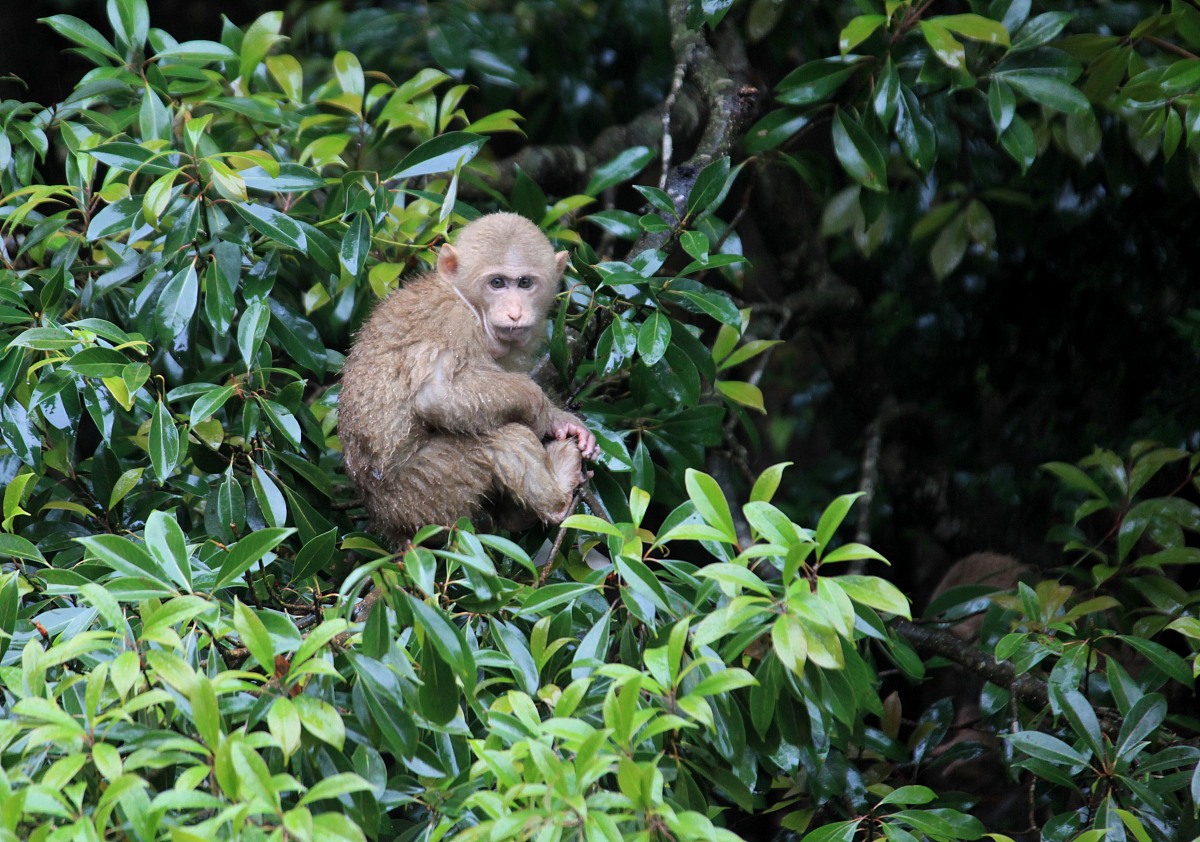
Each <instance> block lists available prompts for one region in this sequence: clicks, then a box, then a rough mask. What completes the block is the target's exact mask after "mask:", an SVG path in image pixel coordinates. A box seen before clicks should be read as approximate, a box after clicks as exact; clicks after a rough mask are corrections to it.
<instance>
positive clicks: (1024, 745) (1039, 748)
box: [1006, 731, 1088, 769]
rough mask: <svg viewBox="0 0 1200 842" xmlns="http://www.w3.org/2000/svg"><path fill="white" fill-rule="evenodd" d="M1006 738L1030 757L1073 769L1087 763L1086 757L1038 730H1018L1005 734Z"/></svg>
mask: <svg viewBox="0 0 1200 842" xmlns="http://www.w3.org/2000/svg"><path fill="white" fill-rule="evenodd" d="M1006 739H1008V741H1009V742H1010V743H1012V745H1013V747H1014V748H1016V749H1017V750H1018V751H1022V752H1024V753H1025V754H1028V755H1029V756H1030V757H1036V758H1037V759H1039V760H1045V761H1046V762H1047V763H1050V764H1053V765H1055V766H1066V767H1068V768H1071V769H1074V768H1076V767H1080V766H1085V765H1086V764H1087V760H1088V759H1087V757H1085V756H1084V755H1082V754H1080V753H1079V752H1078V751H1076V750H1075V749H1073V748H1071V746H1069V745H1067V744H1066V743H1064V742H1063V741H1062V740H1060V739H1059V738H1058V737H1052V736H1050V735H1049V734H1043V733H1041V732H1040V731H1019V732H1017V733H1016V734H1009V735H1007V737H1006Z"/></svg>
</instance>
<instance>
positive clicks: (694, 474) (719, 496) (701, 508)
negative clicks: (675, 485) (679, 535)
mask: <svg viewBox="0 0 1200 842" xmlns="http://www.w3.org/2000/svg"><path fill="white" fill-rule="evenodd" d="M683 484H684V486H685V487H686V488H687V493H688V497H689V498H691V501H692V502H693V503H695V504H696V511H698V512H699V513H700V516H701V517H702V518H704V521H705V522H706V523H707V524H708V525H709V526H711V527H713V528H715V529H717V530H718V531H720V532H721V533H722V534H723V535H724V536H725V538H726V539H728V541H729V542H730V543H737V532H736V531H735V530H734V528H733V515H732V514H731V513H730V511H729V502H728V501H727V500H726V499H725V492H723V491H722V490H721V486H719V485H718V484H717V481H716V480H715V479H713V478H712V477H710V476H709V475H708V474H705V473H701V472H700V471H697V470H696V469H694V468H688V469H687V471H686V472H685V473H684V477H683ZM672 531H674V530H672Z"/></svg>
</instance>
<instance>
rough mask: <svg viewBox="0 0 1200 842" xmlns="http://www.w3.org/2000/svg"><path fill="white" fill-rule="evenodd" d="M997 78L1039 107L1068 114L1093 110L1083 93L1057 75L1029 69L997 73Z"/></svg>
mask: <svg viewBox="0 0 1200 842" xmlns="http://www.w3.org/2000/svg"><path fill="white" fill-rule="evenodd" d="M996 78H998V79H1002V80H1004V81H1005V82H1006V83H1008V84H1009V85H1011V86H1012V87H1014V88H1016V89H1017V90H1018V91H1020V92H1021V93H1023V94H1025V96H1027V97H1029V98H1030V99H1032V100H1033V101H1034V102H1036V103H1038V104H1039V105H1044V106H1046V107H1047V108H1052V109H1054V110H1055V111H1062V112H1064V113H1066V114H1085V113H1087V112H1089V111H1091V110H1092V106H1091V104H1090V103H1089V102H1088V100H1087V97H1086V96H1084V95H1083V92H1082V91H1080V90H1079V89H1078V88H1076V87H1075V86H1074V85H1071V84H1070V83H1068V82H1065V81H1063V80H1062V79H1061V78H1059V77H1058V76H1057V75H1052V74H1051V73H1048V72H1045V71H1042V70H1038V69H1036V68H1029V69H1023V70H1006V71H1003V72H1001V71H997V73H996Z"/></svg>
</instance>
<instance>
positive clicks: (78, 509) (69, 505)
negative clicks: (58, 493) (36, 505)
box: [38, 500, 96, 518]
mask: <svg viewBox="0 0 1200 842" xmlns="http://www.w3.org/2000/svg"><path fill="white" fill-rule="evenodd" d="M47 509H57V510H59V511H63V512H74V513H75V514H77V515H79V516H80V517H85V518H94V517H95V516H96V515H95V514H93V513H92V511H91V510H90V509H88V508H87V507H86V506H82V505H80V504H79V503H73V502H71V501H70V500H51V501H49V502H47V503H45V504H44V505H43V506H42V507H41V508H40V509H38V512H39V513H41V512H44V511H46V510H47Z"/></svg>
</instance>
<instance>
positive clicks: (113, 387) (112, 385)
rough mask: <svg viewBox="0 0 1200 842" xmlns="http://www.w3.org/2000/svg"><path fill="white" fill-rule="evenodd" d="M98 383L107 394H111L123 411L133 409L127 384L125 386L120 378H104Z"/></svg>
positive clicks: (131, 395) (131, 396)
mask: <svg viewBox="0 0 1200 842" xmlns="http://www.w3.org/2000/svg"><path fill="white" fill-rule="evenodd" d="M100 382H101V383H103V384H104V386H105V388H106V389H108V391H109V394H111V395H112V396H113V398H114V399H115V400H116V402H117V403H119V404H120V405H121V406H122V407H123V408H124V409H126V410H130V409H133V394H132V393H131V392H130V391H129V384H127V383H126V382H125V381H124V380H123V379H122V378H120V377H104V378H101V380H100Z"/></svg>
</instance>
